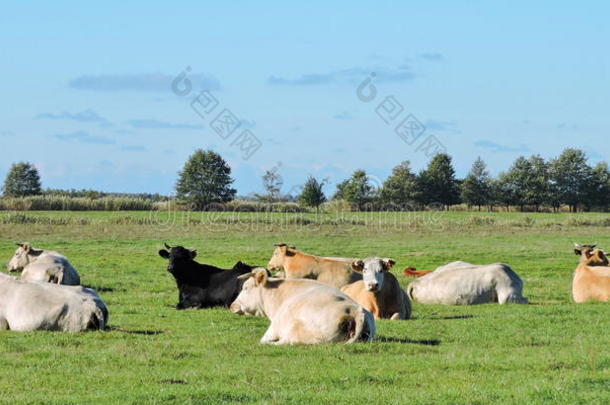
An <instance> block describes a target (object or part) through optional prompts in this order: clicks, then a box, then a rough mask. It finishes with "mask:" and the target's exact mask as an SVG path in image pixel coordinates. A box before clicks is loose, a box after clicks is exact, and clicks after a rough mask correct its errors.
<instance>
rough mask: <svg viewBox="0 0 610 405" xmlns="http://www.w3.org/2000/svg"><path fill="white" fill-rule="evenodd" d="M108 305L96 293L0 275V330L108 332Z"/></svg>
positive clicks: (73, 287) (79, 287)
mask: <svg viewBox="0 0 610 405" xmlns="http://www.w3.org/2000/svg"><path fill="white" fill-rule="evenodd" d="M107 323H108V310H107V309H106V305H105V304H104V302H103V301H102V300H101V299H100V297H99V296H98V295H97V294H96V293H95V291H93V290H91V289H89V288H84V287H81V286H64V285H56V284H50V283H43V282H39V281H29V280H21V279H17V278H15V277H12V276H9V275H7V274H3V273H0V330H13V331H19V332H29V331H34V330H53V331H62V332H82V331H85V330H88V329H104V328H105V326H106V325H107Z"/></svg>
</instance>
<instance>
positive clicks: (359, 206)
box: [3, 148, 610, 212]
mask: <svg viewBox="0 0 610 405" xmlns="http://www.w3.org/2000/svg"><path fill="white" fill-rule="evenodd" d="M262 181H263V187H264V189H265V190H266V194H262V195H258V194H257V195H255V197H254V198H255V199H257V200H259V201H262V202H267V203H272V202H276V201H295V202H297V203H298V204H299V205H301V206H304V207H312V208H315V209H319V207H320V206H321V205H322V204H323V203H324V202H326V201H327V200H328V197H327V196H326V194H325V192H324V189H325V187H326V186H327V185H328V179H322V180H319V179H316V178H315V177H313V176H309V178H308V179H307V181H306V182H305V183H304V184H303V186H302V187H300V188H299V190H298V192H297V193H295V194H296V195H289V196H282V195H281V193H280V190H281V187H282V178H281V176H280V175H279V173H278V171H277V169H272V170H268V171H267V172H266V173H265V174H264V175H263V178H262ZM233 182H234V179H233V178H232V177H231V168H230V166H229V165H228V163H227V162H226V161H225V160H224V159H223V158H222V157H221V156H220V155H219V154H218V153H216V152H214V151H211V150H201V149H200V150H196V151H195V152H194V153H193V154H192V155H191V156H190V157H189V158H188V160H187V162H186V163H185V165H184V167H183V169H182V170H181V171H180V172H179V174H178V180H177V183H176V198H177V199H178V200H180V201H183V202H185V203H188V204H189V205H190V206H191V207H192V208H193V209H195V210H204V209H206V208H207V207H209V206H210V205H211V204H223V203H227V202H229V201H232V200H233V199H235V198H236V193H237V190H235V189H234V188H233V187H232V184H233ZM40 194H44V195H54V196H65V197H88V198H93V199H95V198H101V197H105V196H124V197H127V196H133V197H134V198H145V199H152V200H156V201H160V200H164V199H166V198H167V197H163V196H160V195H158V194H118V193H102V192H96V191H92V190H50V189H47V190H42V188H41V181H40V175H39V173H38V171H37V170H36V168H35V166H34V165H32V164H30V163H27V162H20V163H16V164H14V165H12V167H11V169H10V170H9V172H8V174H7V176H6V180H5V182H4V187H3V195H4V196H5V197H24V196H31V195H40ZM330 199H331V200H340V201H345V202H346V203H348V204H349V205H350V206H351V207H352V209H355V210H420V209H425V208H429V207H430V206H442V207H444V208H445V209H449V208H450V207H451V206H455V205H460V204H463V205H466V206H468V208H470V209H473V208H476V209H478V210H483V209H485V210H490V211H491V210H494V209H497V208H498V207H501V208H503V209H506V210H510V209H512V208H514V207H516V208H517V209H519V210H520V211H528V210H532V211H540V210H541V209H543V208H544V209H551V210H553V211H559V210H560V209H561V207H569V209H570V211H571V212H577V211H593V210H597V211H608V208H609V207H610V169H609V167H608V164H607V163H606V162H601V163H598V164H596V165H595V166H591V165H589V163H588V159H587V155H586V153H585V152H584V151H582V150H579V149H572V148H569V149H566V150H564V151H563V153H562V154H561V155H560V156H558V157H556V158H554V159H550V160H545V159H544V158H543V157H542V156H540V155H532V156H529V157H525V156H522V157H519V158H517V159H516V160H515V162H514V163H513V164H512V165H511V167H510V168H509V169H508V170H506V171H504V172H502V173H500V174H499V175H498V176H497V177H493V176H491V174H490V172H489V170H488V168H487V165H486V163H485V162H484V161H483V159H481V158H478V159H477V160H476V161H475V162H474V163H473V165H472V168H471V170H470V172H469V173H468V175H467V176H466V177H465V178H463V179H459V178H457V177H456V173H455V169H454V167H453V161H452V158H451V156H449V155H447V154H438V155H436V156H434V157H433V158H432V159H431V160H430V162H429V163H428V165H427V167H426V168H424V169H423V170H421V171H419V172H417V173H416V172H415V171H414V170H413V169H412V168H411V164H410V162H408V161H404V162H402V163H400V164H398V165H397V166H396V167H394V168H393V169H392V173H391V174H390V176H389V177H388V178H387V179H385V181H383V183H382V184H380V185H378V184H373V182H372V181H371V178H370V176H369V175H368V174H367V173H366V171H365V170H362V169H359V170H355V171H354V172H353V173H352V175H351V176H350V177H349V178H347V179H345V180H344V181H342V182H340V183H339V184H338V185H337V187H336V191H335V193H334V194H332V195H331V196H330Z"/></svg>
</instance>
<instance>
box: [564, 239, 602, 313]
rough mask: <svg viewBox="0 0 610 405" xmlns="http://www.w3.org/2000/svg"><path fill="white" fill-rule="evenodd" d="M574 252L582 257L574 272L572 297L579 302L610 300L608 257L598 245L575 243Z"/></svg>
mask: <svg viewBox="0 0 610 405" xmlns="http://www.w3.org/2000/svg"><path fill="white" fill-rule="evenodd" d="M575 245H576V249H575V250H574V252H575V253H576V254H577V255H579V256H580V257H581V259H580V264H579V265H578V267H577V268H576V271H575V272H574V280H573V281H572V297H573V298H574V301H575V302H577V303H582V302H586V301H603V302H608V301H610V267H608V263H609V262H608V258H607V257H606V255H605V254H604V252H603V251H602V250H600V249H596V245H579V244H575Z"/></svg>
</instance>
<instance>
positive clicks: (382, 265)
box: [351, 257, 396, 292]
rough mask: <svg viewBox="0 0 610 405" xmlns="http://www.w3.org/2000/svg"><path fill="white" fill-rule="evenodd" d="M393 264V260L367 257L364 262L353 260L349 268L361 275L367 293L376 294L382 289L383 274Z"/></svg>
mask: <svg viewBox="0 0 610 405" xmlns="http://www.w3.org/2000/svg"><path fill="white" fill-rule="evenodd" d="M395 264H396V262H395V261H394V260H393V259H381V258H379V257H369V258H367V259H364V260H354V261H353V262H352V264H351V266H352V269H353V270H354V271H356V272H358V273H362V281H363V282H364V287H365V288H366V289H367V291H370V292H377V291H380V290H381V288H382V287H383V278H384V273H385V272H386V271H389V270H390V269H391V268H392V266H394V265H395Z"/></svg>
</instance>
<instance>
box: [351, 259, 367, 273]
mask: <svg viewBox="0 0 610 405" xmlns="http://www.w3.org/2000/svg"><path fill="white" fill-rule="evenodd" d="M350 266H351V267H352V270H354V271H356V272H358V273H362V271H363V270H364V262H363V261H362V260H354V261H353V262H352V263H351V265H350Z"/></svg>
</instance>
